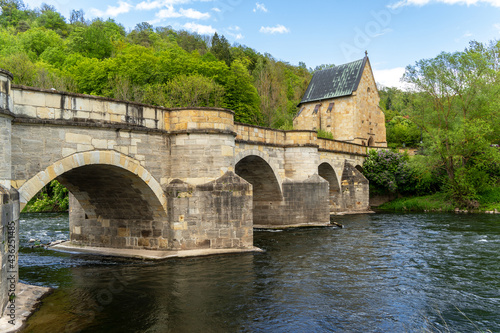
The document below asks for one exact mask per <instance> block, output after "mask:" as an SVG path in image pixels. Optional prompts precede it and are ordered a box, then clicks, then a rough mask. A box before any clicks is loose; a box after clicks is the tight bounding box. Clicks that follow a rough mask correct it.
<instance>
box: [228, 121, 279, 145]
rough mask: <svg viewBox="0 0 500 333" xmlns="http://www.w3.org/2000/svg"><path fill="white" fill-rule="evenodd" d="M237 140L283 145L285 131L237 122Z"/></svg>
mask: <svg viewBox="0 0 500 333" xmlns="http://www.w3.org/2000/svg"><path fill="white" fill-rule="evenodd" d="M235 129H236V140H237V141H240V142H249V143H256V144H262V145H269V146H282V145H283V143H284V142H285V133H286V132H285V131H280V130H275V129H271V128H265V127H260V126H252V125H246V124H240V123H236V124H235Z"/></svg>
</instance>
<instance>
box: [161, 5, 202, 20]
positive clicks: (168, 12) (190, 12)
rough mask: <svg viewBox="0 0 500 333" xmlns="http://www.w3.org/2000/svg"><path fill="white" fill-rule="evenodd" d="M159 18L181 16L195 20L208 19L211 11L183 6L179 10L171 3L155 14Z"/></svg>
mask: <svg viewBox="0 0 500 333" xmlns="http://www.w3.org/2000/svg"><path fill="white" fill-rule="evenodd" d="M155 16H156V17H157V18H158V19H166V18H179V17H185V18H189V19H194V20H202V19H208V18H209V17H210V14H209V13H202V12H199V11H197V10H194V9H192V8H189V9H184V8H181V9H179V10H178V11H177V10H175V9H174V6H172V5H169V6H167V8H166V9H162V10H160V11H159V12H157V13H156V15H155Z"/></svg>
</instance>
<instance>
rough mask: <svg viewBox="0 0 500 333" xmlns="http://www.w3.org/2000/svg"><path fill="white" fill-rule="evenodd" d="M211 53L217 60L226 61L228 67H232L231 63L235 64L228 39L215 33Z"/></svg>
mask: <svg viewBox="0 0 500 333" xmlns="http://www.w3.org/2000/svg"><path fill="white" fill-rule="evenodd" d="M210 51H211V52H212V53H213V54H214V56H215V57H216V58H217V59H219V60H221V61H224V62H225V63H226V65H228V66H231V63H232V62H233V56H232V55H231V45H229V42H228V41H227V39H226V37H224V36H221V37H219V35H218V34H217V33H214V36H213V37H212V47H211V48H210Z"/></svg>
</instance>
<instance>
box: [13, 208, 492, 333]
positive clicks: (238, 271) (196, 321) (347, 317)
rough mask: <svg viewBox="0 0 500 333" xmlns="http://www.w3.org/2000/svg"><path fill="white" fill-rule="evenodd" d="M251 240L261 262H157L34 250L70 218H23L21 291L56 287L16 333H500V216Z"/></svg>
mask: <svg viewBox="0 0 500 333" xmlns="http://www.w3.org/2000/svg"><path fill="white" fill-rule="evenodd" d="M333 220H334V221H336V222H339V223H342V224H343V225H344V226H345V228H343V229H338V228H311V229H290V230H285V231H265V230H261V231H256V232H255V234H254V237H255V240H254V241H255V244H256V245H257V246H259V247H260V248H262V249H264V250H266V252H265V253H262V254H238V255H223V256H212V257H205V258H190V259H174V260H167V261H162V262H149V261H132V262H130V261H125V260H116V259H105V258H100V257H89V256H87V257H85V256H77V255H71V254H63V253H57V252H53V251H51V250H46V249H40V248H35V249H32V248H30V246H31V244H32V243H29V242H28V241H29V239H30V238H35V239H40V240H41V242H44V243H46V242H48V241H53V240H57V239H67V238H68V216H67V215H57V214H44V215H33V214H32V215H22V217H21V227H20V229H21V246H22V250H21V253H20V257H19V264H20V277H21V280H22V281H23V282H26V283H30V284H37V285H43V286H51V287H54V288H56V289H55V291H54V293H53V294H51V295H50V296H48V297H47V298H45V299H44V300H43V303H42V305H41V307H40V310H39V311H38V312H36V313H35V315H33V316H32V317H31V318H30V320H29V321H28V326H27V328H26V329H25V330H24V332H37V333H42V332H51V333H52V332H426V331H430V332H443V331H444V332H450V331H451V332H457V331H460V332H479V331H487V330H491V331H492V332H500V217H499V216H498V215H496V216H495V215H477V214H476V215H472V214H470V215H465V214H463V215H456V214H444V213H443V214H438V213H426V214H385V213H384V214H372V215H352V216H341V217H334V218H333Z"/></svg>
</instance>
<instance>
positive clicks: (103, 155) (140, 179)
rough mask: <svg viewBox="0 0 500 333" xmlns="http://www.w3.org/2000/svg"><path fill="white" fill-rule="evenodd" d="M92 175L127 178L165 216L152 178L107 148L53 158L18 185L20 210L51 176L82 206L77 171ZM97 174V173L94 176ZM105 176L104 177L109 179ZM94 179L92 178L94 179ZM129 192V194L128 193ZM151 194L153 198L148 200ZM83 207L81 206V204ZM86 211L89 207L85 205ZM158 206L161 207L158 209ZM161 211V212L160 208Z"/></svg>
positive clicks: (162, 199) (161, 197)
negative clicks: (65, 187) (56, 159)
mask: <svg viewBox="0 0 500 333" xmlns="http://www.w3.org/2000/svg"><path fill="white" fill-rule="evenodd" d="M79 173H81V174H85V175H87V177H88V176H89V175H94V178H96V177H101V178H102V174H103V173H110V176H113V177H115V179H128V183H130V184H134V188H135V189H136V191H135V192H136V193H139V192H140V193H141V195H142V196H143V197H144V198H146V199H147V201H148V202H149V203H150V204H151V205H152V206H153V209H154V211H155V214H156V215H165V216H166V207H167V202H166V197H165V194H164V192H163V190H162V188H161V186H160V184H159V183H158V182H157V181H156V179H155V178H154V177H153V176H152V175H151V174H150V173H149V172H148V171H147V170H146V169H145V168H144V167H143V166H142V165H140V163H139V162H138V161H136V160H134V159H132V158H130V157H128V156H126V155H124V154H121V153H118V152H116V151H109V150H94V151H87V152H81V153H75V154H72V155H70V156H67V157H65V158H63V159H61V160H58V161H56V162H55V163H53V164H52V165H50V166H48V167H47V168H45V169H44V170H42V171H40V172H38V173H37V174H36V175H35V176H33V177H32V178H31V179H29V180H28V181H26V182H25V183H24V184H23V185H22V186H21V187H20V188H19V196H20V203H21V209H23V208H24V206H25V205H26V204H27V202H28V201H29V200H30V199H31V198H32V197H33V196H35V195H36V194H37V193H38V192H39V191H40V190H41V189H42V188H43V187H44V186H45V185H47V184H48V183H49V182H51V181H52V180H54V179H56V178H57V179H58V180H60V181H61V182H62V183H63V185H65V186H67V187H68V189H69V190H70V192H72V193H73V194H74V195H75V197H76V198H77V199H78V201H79V202H81V203H83V205H84V206H85V205H86V202H88V201H89V198H86V197H85V195H83V197H79V195H80V194H81V191H80V189H79V188H78V185H75V184H80V186H84V185H81V184H84V183H83V182H81V181H80V182H79V181H78V176H77V174H79ZM98 175H99V176H98ZM113 177H108V178H113ZM94 181H95V179H94ZM131 194H132V193H129V195H131ZM153 197H154V199H155V200H152V199H153ZM84 208H85V207H84ZM87 208H88V209H89V211H88V212H89V213H91V212H92V211H93V210H92V209H91V208H90V206H89V207H87ZM160 208H161V209H160ZM160 210H161V211H163V212H161V211H160Z"/></svg>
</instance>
